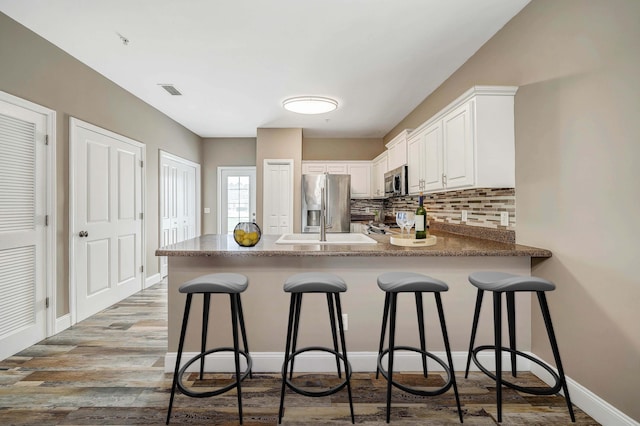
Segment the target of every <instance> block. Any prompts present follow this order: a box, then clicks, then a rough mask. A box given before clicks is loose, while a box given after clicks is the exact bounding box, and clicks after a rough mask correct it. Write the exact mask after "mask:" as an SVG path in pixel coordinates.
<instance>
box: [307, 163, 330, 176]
mask: <svg viewBox="0 0 640 426" xmlns="http://www.w3.org/2000/svg"><path fill="white" fill-rule="evenodd" d="M326 171H327V165H326V164H325V163H302V174H303V175H319V174H322V173H325V172H326Z"/></svg>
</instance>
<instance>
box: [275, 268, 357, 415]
mask: <svg viewBox="0 0 640 426" xmlns="http://www.w3.org/2000/svg"><path fill="white" fill-rule="evenodd" d="M283 289H284V291H285V292H287V293H291V303H290V304H289V321H288V326H287V341H286V345H285V355H284V362H283V364H282V389H281V391H280V409H279V411H278V423H280V422H281V421H282V416H283V414H284V396H285V386H287V387H289V389H291V390H293V391H294V392H296V393H298V394H300V395H304V396H310V397H321V396H328V395H332V394H334V393H336V392H338V391H340V390H341V389H343V388H344V387H345V386H346V388H347V391H348V394H349V408H350V410H351V423H355V417H354V414H353V399H352V397H351V364H350V363H349V360H348V359H347V347H346V344H345V338H344V327H343V323H342V307H341V305H340V293H344V292H345V291H347V284H346V283H345V282H344V280H343V279H342V278H340V277H339V276H337V275H334V274H329V273H324V272H303V273H300V274H296V275H292V276H291V277H289V278H287V280H286V281H285V283H284V287H283ZM305 293H324V294H325V295H326V299H327V306H328V308H329V324H330V325H331V335H332V337H333V349H331V348H327V347H323V346H309V347H305V348H301V349H296V345H297V341H298V327H299V325H300V312H301V308H302V295H303V294H305ZM334 301H335V308H334ZM336 317H337V323H338V327H337V328H338V330H339V335H340V346H341V347H342V353H340V351H339V349H338V336H337V334H336ZM309 351H322V352H329V353H331V354H333V355H335V357H336V369H337V370H338V377H342V373H341V369H340V362H341V361H342V364H344V374H345V378H344V380H343V381H342V382H340V383H339V384H337V385H335V386H333V387H331V388H328V389H323V390H319V391H312V390H308V389H302V388H300V387H298V386H296V385H294V384H293V383H292V381H291V378H292V377H293V364H294V362H295V357H296V356H298V355H300V354H301V353H304V352H309ZM287 371H289V377H287Z"/></svg>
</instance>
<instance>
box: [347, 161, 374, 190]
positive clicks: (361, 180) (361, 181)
mask: <svg viewBox="0 0 640 426" xmlns="http://www.w3.org/2000/svg"><path fill="white" fill-rule="evenodd" d="M348 172H349V174H350V175H351V198H369V197H370V196H371V192H370V191H371V164H370V163H368V162H367V163H351V164H348Z"/></svg>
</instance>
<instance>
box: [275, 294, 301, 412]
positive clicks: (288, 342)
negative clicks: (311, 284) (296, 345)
mask: <svg viewBox="0 0 640 426" xmlns="http://www.w3.org/2000/svg"><path fill="white" fill-rule="evenodd" d="M297 299H298V297H297V293H291V302H290V303H289V321H288V322H287V340H286V343H285V350H284V364H283V365H282V388H281V390H280V409H279V410H278V424H280V423H281V422H282V415H283V414H284V388H285V385H286V384H285V380H286V377H287V360H288V359H289V354H290V353H291V352H290V350H291V334H292V331H293V320H294V317H295V307H296V305H297V303H298V302H297Z"/></svg>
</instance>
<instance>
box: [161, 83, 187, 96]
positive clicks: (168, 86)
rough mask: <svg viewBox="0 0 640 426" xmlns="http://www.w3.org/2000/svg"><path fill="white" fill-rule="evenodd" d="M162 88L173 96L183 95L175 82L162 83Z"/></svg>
mask: <svg viewBox="0 0 640 426" xmlns="http://www.w3.org/2000/svg"><path fill="white" fill-rule="evenodd" d="M160 86H162V88H163V89H164V90H166V91H167V92H169V94H170V95H172V96H182V93H180V91H179V90H178V89H176V88H175V86H174V85H173V84H161V85H160Z"/></svg>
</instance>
